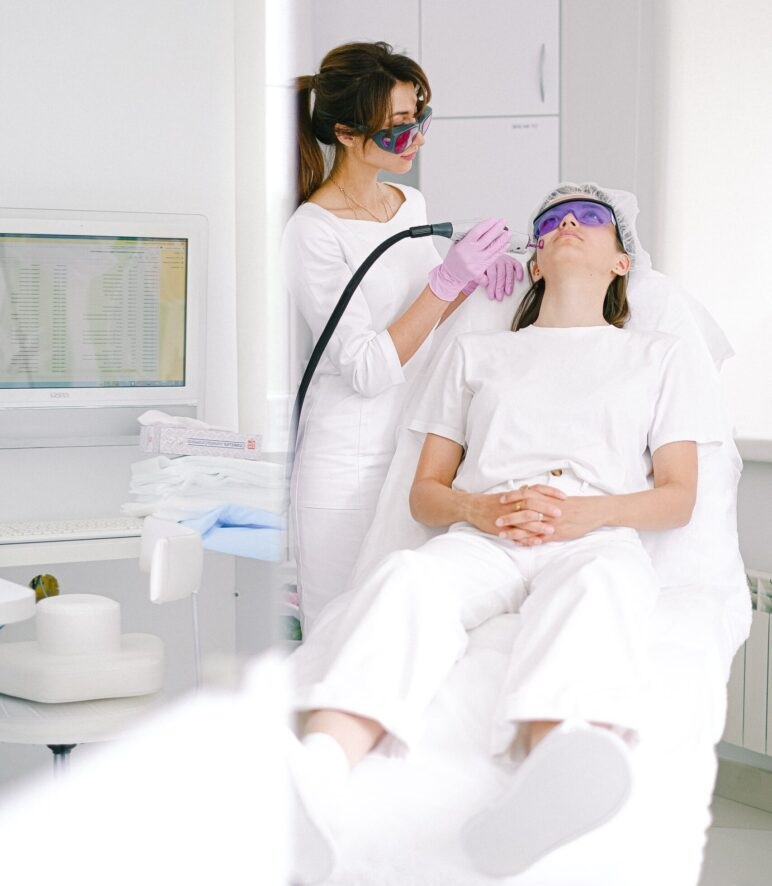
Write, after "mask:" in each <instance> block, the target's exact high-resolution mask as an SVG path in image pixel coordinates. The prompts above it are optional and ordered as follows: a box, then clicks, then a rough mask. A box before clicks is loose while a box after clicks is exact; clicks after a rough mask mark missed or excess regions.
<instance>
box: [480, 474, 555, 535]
mask: <svg viewBox="0 0 772 886" xmlns="http://www.w3.org/2000/svg"><path fill="white" fill-rule="evenodd" d="M565 497H566V495H565V493H564V492H561V490H560V489H556V488H555V487H554V486H542V485H540V484H537V485H535V486H524V487H522V488H521V489H516V490H514V491H512V492H503V493H499V492H495V493H489V494H480V495H474V496H471V498H470V504H469V513H468V516H467V519H468V521H469V522H470V523H471V524H472V525H473V526H476V527H477V528H478V529H480V530H481V531H482V532H487V533H489V534H490V535H497V536H498V537H499V538H508V539H510V540H512V541H521V540H523V539H533V540H536V539H539V540H541V539H542V537H543V536H550V537H551V535H552V534H553V533H554V529H553V527H552V526H551V525H550V524H549V523H547V522H546V520H547V518H549V519H558V518H559V517H560V515H561V513H562V511H561V508H562V506H563V500H564V499H565ZM558 502H559V503H560V506H558ZM545 540H546V539H545ZM539 543H540V542H539Z"/></svg>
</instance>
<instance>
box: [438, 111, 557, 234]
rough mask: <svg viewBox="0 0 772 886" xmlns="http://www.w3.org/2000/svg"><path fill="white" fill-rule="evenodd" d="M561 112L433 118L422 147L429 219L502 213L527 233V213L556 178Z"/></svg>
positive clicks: (551, 186)
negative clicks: (542, 114) (552, 113)
mask: <svg viewBox="0 0 772 886" xmlns="http://www.w3.org/2000/svg"><path fill="white" fill-rule="evenodd" d="M558 154H559V131H558V117H556V116H552V117H485V118H467V119H453V120H441V119H440V120H434V121H433V122H432V126H431V129H430V130H429V132H428V134H427V139H426V144H425V145H424V147H423V148H422V150H421V189H422V191H423V193H424V196H425V197H426V203H427V207H428V212H429V221H430V222H442V221H460V220H466V219H471V218H483V217H488V216H501V217H503V218H506V219H507V221H508V222H509V225H510V228H511V229H512V230H513V231H515V230H516V231H522V232H523V233H527V230H526V228H527V222H528V215H529V213H530V212H531V210H532V209H533V208H534V207H535V206H536V204H537V203H538V202H539V200H541V198H542V197H543V196H544V195H545V194H546V193H547V191H549V190H550V189H551V188H553V187H554V186H555V185H556V184H557V180H558V162H559V156H558Z"/></svg>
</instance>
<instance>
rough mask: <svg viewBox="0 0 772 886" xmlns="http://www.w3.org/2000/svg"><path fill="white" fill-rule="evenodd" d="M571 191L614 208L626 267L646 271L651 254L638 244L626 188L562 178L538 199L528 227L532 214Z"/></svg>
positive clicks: (633, 204) (632, 200)
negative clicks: (604, 186) (563, 180)
mask: <svg viewBox="0 0 772 886" xmlns="http://www.w3.org/2000/svg"><path fill="white" fill-rule="evenodd" d="M572 194H585V195H586V196H588V197H592V198H594V199H595V200H602V201H603V202H604V203H608V205H609V206H611V207H612V209H613V210H614V214H615V215H616V217H617V224H618V225H619V239H620V240H621V241H622V246H624V249H625V252H626V253H627V254H628V255H629V256H630V269H631V270H632V271H636V272H638V273H640V272H646V271H650V270H651V256H650V255H649V253H648V252H646V250H645V249H644V248H643V246H642V245H641V241H640V240H639V238H638V231H637V230H636V227H635V220H636V219H637V218H638V212H639V208H638V199H637V198H636V196H635V194H632V193H631V192H630V191H617V190H614V189H612V188H601V187H600V185H597V184H595V182H582V183H580V184H577V183H576V182H562V183H561V184H559V185H558V186H557V187H556V188H555V189H554V190H553V191H550V192H549V194H547V196H546V197H545V198H544V200H542V202H541V204H540V206H539V207H538V209H536V211H535V212H534V213H533V214H532V215H531V218H530V219H529V220H528V230H529V231H530V230H532V228H533V221H534V219H535V218H536V216H537V215H538V214H539V213H540V212H543V211H544V210H545V209H546V208H547V207H548V206H549V205H550V204H551V203H554V202H555V201H556V200H561V199H562V198H565V197H568V196H571V195H572Z"/></svg>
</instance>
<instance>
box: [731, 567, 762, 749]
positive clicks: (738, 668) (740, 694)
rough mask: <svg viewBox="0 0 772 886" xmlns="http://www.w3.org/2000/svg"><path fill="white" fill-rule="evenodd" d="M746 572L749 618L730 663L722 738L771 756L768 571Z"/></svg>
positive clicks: (749, 570)
mask: <svg viewBox="0 0 772 886" xmlns="http://www.w3.org/2000/svg"><path fill="white" fill-rule="evenodd" d="M746 574H747V576H748V587H749V590H750V594H751V601H752V603H753V621H752V623H751V632H750V635H749V636H748V639H747V640H746V642H745V643H744V645H743V646H742V647H741V648H740V650H739V651H738V653H737V655H736V656H735V659H734V661H733V662H732V670H731V673H730V677H729V687H728V708H727V716H726V728H725V729H724V735H723V740H724V741H726V742H728V743H729V744H733V745H737V746H739V747H742V748H747V749H748V750H749V751H755V752H756V753H758V754H767V755H769V756H772V654H770V646H771V645H772V573H768V572H759V571H758V570H755V569H746Z"/></svg>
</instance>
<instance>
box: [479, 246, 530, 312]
mask: <svg viewBox="0 0 772 886" xmlns="http://www.w3.org/2000/svg"><path fill="white" fill-rule="evenodd" d="M524 275H525V271H524V270H523V266H522V265H521V264H520V262H519V261H518V260H517V259H516V258H512V256H511V255H507V254H504V255H500V256H499V257H498V258H497V259H496V261H495V262H493V264H492V265H491V266H490V267H489V268H487V269H486V271H485V273H484V274H483V275H482V280H481V284H480V285H482V286H484V287H485V291H486V292H487V293H488V298H490V299H495V300H496V301H503V300H504V296H505V295H512V293H513V292H514V289H515V280H517V281H518V282H519V281H520V280H522V279H523V277H524Z"/></svg>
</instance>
